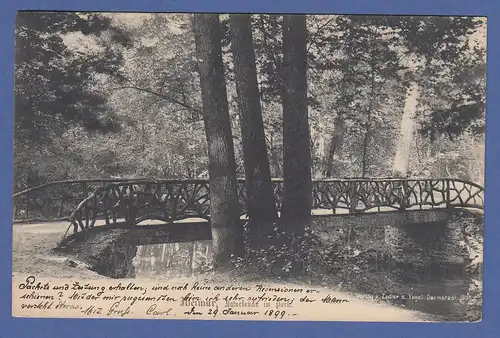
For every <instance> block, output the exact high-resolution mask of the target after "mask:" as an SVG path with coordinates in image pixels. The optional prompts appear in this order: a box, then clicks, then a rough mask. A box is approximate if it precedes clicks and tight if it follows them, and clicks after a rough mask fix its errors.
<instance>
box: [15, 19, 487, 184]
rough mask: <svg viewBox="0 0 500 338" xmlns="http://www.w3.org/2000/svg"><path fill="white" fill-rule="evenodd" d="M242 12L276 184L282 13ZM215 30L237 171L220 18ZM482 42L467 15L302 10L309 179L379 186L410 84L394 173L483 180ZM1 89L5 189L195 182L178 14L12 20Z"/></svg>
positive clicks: (477, 22) (185, 30)
mask: <svg viewBox="0 0 500 338" xmlns="http://www.w3.org/2000/svg"><path fill="white" fill-rule="evenodd" d="M251 18H252V22H251V24H252V33H253V39H254V41H253V42H254V46H253V47H254V50H255V57H256V67H257V77H258V86H259V90H260V95H261V105H262V116H263V123H264V131H265V138H266V144H267V148H268V149H267V152H268V157H269V163H270V169H271V175H272V176H273V177H283V138H282V135H283V112H282V106H281V98H280V88H281V81H282V78H283V77H282V75H283V74H282V73H283V39H282V34H281V31H282V26H283V19H282V17H281V16H276V15H252V17H251ZM221 24H222V30H223V33H224V36H223V38H222V56H223V60H224V66H225V68H224V70H225V76H226V85H227V95H228V103H229V113H230V117H231V125H232V134H233V138H234V146H235V156H236V163H237V175H238V177H244V175H245V173H244V162H243V155H242V135H241V129H240V126H239V124H240V112H239V107H238V101H237V100H238V97H237V96H238V95H237V88H236V84H235V81H234V80H235V79H234V64H233V55H232V53H231V38H230V37H231V36H230V22H229V18H228V17H226V16H221ZM484 34H485V21H484V20H482V19H478V18H459V17H450V18H448V17H398V16H325V15H308V16H307V61H308V74H307V75H308V103H309V104H308V106H309V107H308V109H309V128H310V149H311V156H312V170H311V171H312V172H311V174H312V177H314V178H320V177H326V176H329V177H360V176H365V177H387V176H392V171H393V164H394V161H395V156H396V149H397V146H398V141H399V134H400V125H401V121H402V117H403V111H404V104H405V95H406V94H407V89H408V88H409V87H410V85H411V84H412V83H417V84H418V86H419V88H420V91H419V96H418V100H417V102H418V103H417V108H416V112H415V114H414V116H413V120H414V122H415V126H416V127H415V132H414V135H413V137H412V143H411V148H410V150H409V151H410V152H411V156H409V158H410V160H409V161H410V163H409V173H408V176H417V177H455V178H463V179H468V180H472V181H474V182H477V183H480V184H482V183H483V177H484V174H483V171H484V131H485V129H484V122H485V76H486V72H485V69H486V66H485V62H486V57H485V55H486V54H485V53H486V51H485V48H486V47H485V38H484ZM15 90H16V92H15V93H16V114H15V163H14V166H15V167H14V170H15V177H16V179H15V182H16V187H15V190H21V189H23V188H26V187H27V186H35V185H38V184H42V183H45V182H48V181H55V180H62V179H70V178H71V179H86V178H95V179H97V178H113V177H126V178H139V177H141V178H142V177H150V178H188V177H200V178H207V175H208V172H207V164H208V158H207V145H206V138H205V131H204V124H203V118H202V116H203V115H202V108H201V106H202V105H201V89H200V84H199V75H198V72H197V59H196V53H195V42H194V35H193V27H192V21H191V17H190V15H184V14H148V15H135V16H134V15H132V14H75V13H43V14H40V13H36V14H33V13H31V14H30V13H24V14H20V15H19V17H18V22H17V30H16V87H15Z"/></svg>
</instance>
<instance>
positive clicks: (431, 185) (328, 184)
mask: <svg viewBox="0 0 500 338" xmlns="http://www.w3.org/2000/svg"><path fill="white" fill-rule="evenodd" d="M272 183H273V188H274V195H275V200H276V205H277V207H278V210H281V204H282V202H283V201H282V200H283V180H281V179H273V182H272ZM483 195H484V192H483V188H482V187H481V186H480V185H477V184H475V183H472V182H468V181H464V180H459V179H447V178H444V179H392V178H388V179H320V180H313V196H312V197H313V205H312V208H313V209H324V210H330V211H331V213H333V214H336V213H340V212H342V213H363V212H367V211H370V210H371V211H389V210H414V209H434V208H453V207H468V208H479V209H482V208H483V204H484V202H483V201H484V200H483V198H484V196H483ZM238 196H239V202H240V213H241V214H242V215H243V214H245V213H246V203H247V198H246V189H245V181H244V180H238ZM209 210H210V199H209V184H208V181H207V180H149V179H141V180H132V181H130V180H84V181H62V182H53V183H49V184H46V185H43V186H39V187H35V188H32V189H27V190H25V191H22V192H18V193H16V194H15V195H14V220H15V221H24V222H26V221H29V220H39V221H47V220H72V221H74V222H75V225H78V226H79V227H80V228H86V227H90V226H93V225H94V224H95V222H96V221H97V220H104V221H105V222H106V223H110V222H116V221H117V220H128V221H132V219H133V220H134V222H135V223H138V222H140V221H141V220H143V219H144V220H145V219H159V220H163V221H166V222H173V221H176V220H180V219H185V218H191V217H196V218H204V219H209V217H210V214H209Z"/></svg>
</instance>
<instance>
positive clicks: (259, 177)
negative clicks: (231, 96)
mask: <svg viewBox="0 0 500 338" xmlns="http://www.w3.org/2000/svg"><path fill="white" fill-rule="evenodd" d="M229 20H230V24H231V48H232V52H233V62H234V73H235V82H236V90H237V93H238V106H239V110H240V124H241V136H242V146H243V162H244V166H245V177H246V189H247V208H248V217H249V219H250V224H249V226H250V234H251V237H252V238H254V239H256V240H257V241H258V240H260V238H257V236H258V237H263V236H262V235H264V236H265V235H266V230H267V229H272V226H271V224H270V223H271V222H273V221H276V219H277V217H278V214H277V210H276V204H275V202H274V195H273V187H272V183H271V172H270V169H269V159H268V157H267V146H266V137H265V134H264V124H263V122H262V108H261V105H260V94H259V87H258V83H257V69H256V65H255V52H254V49H253V36H252V28H251V22H250V15H248V14H233V15H230V19H229Z"/></svg>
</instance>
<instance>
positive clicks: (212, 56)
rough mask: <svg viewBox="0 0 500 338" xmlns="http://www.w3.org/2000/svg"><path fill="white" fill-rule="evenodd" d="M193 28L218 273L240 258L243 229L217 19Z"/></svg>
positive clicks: (198, 20)
mask: <svg viewBox="0 0 500 338" xmlns="http://www.w3.org/2000/svg"><path fill="white" fill-rule="evenodd" d="M193 26H194V32H195V44H196V57H197V60H198V71H199V73H200V86H201V96H202V104H203V121H204V124H205V133H206V136H207V146H208V173H209V179H210V220H211V226H212V240H213V246H214V248H213V249H214V268H215V269H218V268H220V267H224V266H226V265H227V264H228V263H229V262H230V258H231V255H233V254H234V255H237V256H240V255H242V254H243V252H242V249H243V229H242V227H241V224H240V216H239V203H238V194H237V186H236V185H237V182H236V161H235V158H234V144H233V137H232V132H231V124H230V118H229V108H228V102H227V92H226V83H225V78H224V69H223V63H222V50H221V31H220V22H219V16H218V15H217V14H194V19H193Z"/></svg>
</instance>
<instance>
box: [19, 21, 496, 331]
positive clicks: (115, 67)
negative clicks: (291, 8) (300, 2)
mask: <svg viewBox="0 0 500 338" xmlns="http://www.w3.org/2000/svg"><path fill="white" fill-rule="evenodd" d="M15 39H16V43H15V53H16V54H15V139H14V147H15V157H14V175H15V177H14V185H15V186H14V196H13V205H14V210H13V227H12V229H13V243H12V253H13V262H12V263H13V264H12V269H13V271H12V290H13V291H12V293H13V294H12V297H13V300H12V314H13V316H16V317H42V318H50V317H59V318H129V319H130V318H137V319H139V318H141V319H164V320H165V319H166V320H173V319H203V320H274V321H383V322H476V321H480V320H481V318H482V293H483V228H484V217H483V210H484V194H483V187H484V146H485V113H486V112H485V106H486V104H485V102H486V97H485V96H486V95H485V89H486V79H485V78H486V18H482V17H446V16H370V15H334V14H331V15H305V14H304V15H299V14H294V15H290V14H283V15H278V14H276V15H269V14H259V13H254V14H220V15H219V14H204V13H192V14H177V13H98V12H95V13H94V12H78V13H77V12H30V11H22V12H18V14H17V19H16V34H15Z"/></svg>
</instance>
